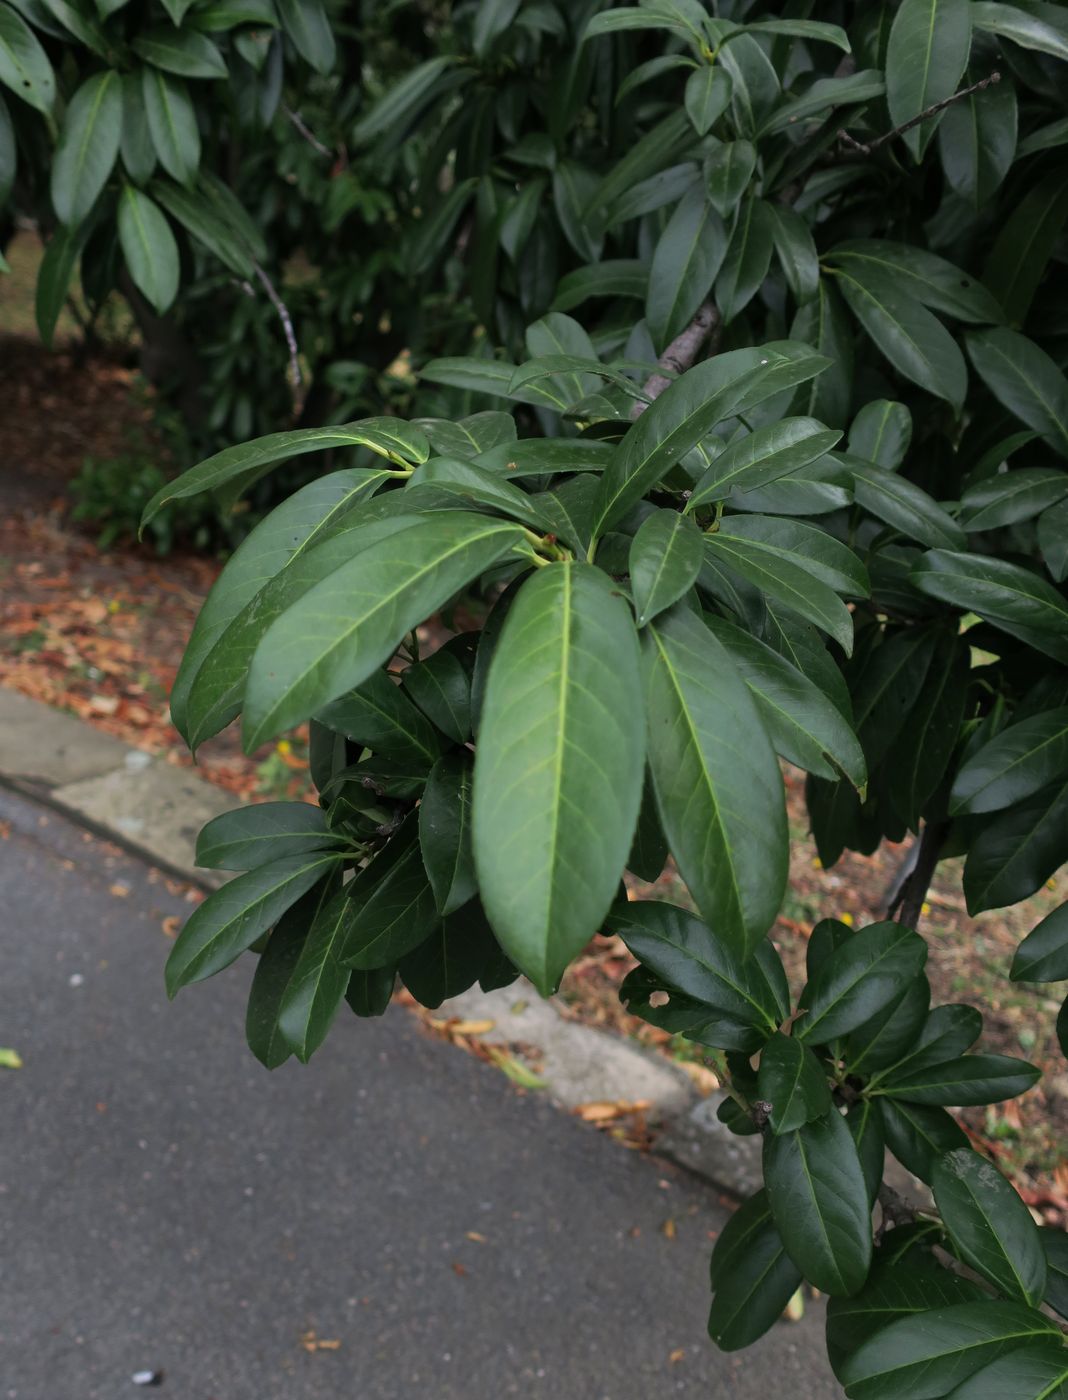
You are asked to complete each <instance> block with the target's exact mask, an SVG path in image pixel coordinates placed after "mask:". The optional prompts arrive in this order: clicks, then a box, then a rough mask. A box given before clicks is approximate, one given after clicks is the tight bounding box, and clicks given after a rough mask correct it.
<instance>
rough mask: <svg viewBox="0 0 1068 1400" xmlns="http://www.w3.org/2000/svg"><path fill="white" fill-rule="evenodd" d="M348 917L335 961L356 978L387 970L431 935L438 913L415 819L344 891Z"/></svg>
mask: <svg viewBox="0 0 1068 1400" xmlns="http://www.w3.org/2000/svg"><path fill="white" fill-rule="evenodd" d="M345 893H346V895H347V896H348V898H349V899H350V901H351V902H352V906H353V910H354V912H353V915H352V917H351V918H350V919H349V920H348V921H347V923H346V928H347V936H346V939H345V941H344V943H343V945H342V946H341V948H340V950H339V951H338V954H337V957H338V961H339V962H341V963H342V964H344V966H346V967H351V968H355V969H356V970H357V971H359V972H372V971H374V970H375V969H377V968H386V967H392V966H393V965H394V964H395V963H396V961H397V959H398V958H402V957H404V955H405V954H406V953H410V952H411V951H412V949H413V948H418V946H419V944H420V943H422V942H423V940H424V939H425V938H428V937H429V936H430V934H431V933H432V932H433V931H434V929H435V927H436V926H437V922H438V912H437V908H436V907H435V904H434V892H433V890H432V888H431V885H430V880H429V879H428V877H427V873H426V870H425V868H424V866H423V859H422V856H421V854H420V850H419V841H418V838H417V835H416V827H415V820H414V817H409V818H408V819H407V821H406V822H405V824H404V826H402V827H401V829H400V831H398V832H397V833H396V834H395V835H394V836H392V837H391V838H390V840H389V842H388V844H387V845H386V847H385V849H384V850H382V851H380V852H379V853H378V855H376V856H375V858H374V860H372V861H371V863H370V864H369V865H366V866H364V868H363V869H362V870H360V871H359V872H358V873H357V874H356V876H355V878H354V879H353V880H351V881H350V882H349V883H348V884H347V885H346V886H345Z"/></svg>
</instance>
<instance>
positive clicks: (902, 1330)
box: [839, 1299, 1060, 1400]
mask: <svg viewBox="0 0 1068 1400" xmlns="http://www.w3.org/2000/svg"><path fill="white" fill-rule="evenodd" d="M1059 1335H1060V1334H1059V1333H1058V1332H1057V1329H1056V1325H1055V1324H1054V1323H1053V1322H1051V1321H1050V1320H1049V1319H1048V1318H1045V1317H1043V1316H1042V1314H1041V1313H1039V1312H1035V1311H1034V1309H1032V1308H1027V1307H1024V1306H1023V1304H1021V1303H1003V1302H999V1301H996V1300H995V1299H987V1300H985V1301H983V1302H975V1303H955V1304H952V1305H951V1306H949V1307H941V1308H936V1309H934V1310H930V1311H924V1312H921V1313H917V1314H916V1315H915V1316H914V1317H904V1318H899V1319H898V1320H897V1321H896V1322H891V1323H890V1325H889V1326H888V1327H884V1328H881V1329H880V1330H879V1331H878V1332H876V1333H875V1335H874V1336H873V1337H871V1338H870V1339H869V1340H868V1341H865V1342H863V1343H862V1344H861V1345H860V1347H858V1349H857V1350H856V1351H855V1352H853V1354H852V1355H851V1356H849V1357H847V1358H846V1360H845V1361H843V1363H842V1365H841V1368H840V1370H839V1375H840V1377H841V1379H842V1381H843V1382H844V1384H845V1387H846V1393H847V1394H848V1395H849V1396H850V1397H851V1400H937V1397H938V1396H943V1395H947V1394H949V1393H950V1392H951V1391H952V1389H953V1387H954V1386H956V1385H959V1384H960V1383H961V1382H962V1381H965V1380H967V1378H968V1377H969V1376H970V1375H972V1374H973V1373H974V1372H976V1371H978V1370H979V1369H980V1368H981V1367H983V1366H987V1365H989V1364H990V1363H991V1362H992V1361H996V1360H997V1359H998V1357H1000V1356H1003V1355H1005V1353H1006V1352H1010V1351H1015V1350H1017V1349H1018V1348H1019V1347H1021V1346H1023V1345H1024V1344H1025V1343H1028V1342H1031V1341H1046V1340H1056V1339H1057V1337H1059Z"/></svg>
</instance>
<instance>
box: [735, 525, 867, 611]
mask: <svg viewBox="0 0 1068 1400" xmlns="http://www.w3.org/2000/svg"><path fill="white" fill-rule="evenodd" d="M719 534H720V536H722V537H729V538H730V539H732V540H746V541H747V542H748V543H750V544H752V545H757V546H760V547H762V548H764V549H766V550H768V551H772V552H775V553H777V554H781V555H784V556H789V557H790V558H791V559H792V560H793V561H794V562H796V563H797V564H798V565H799V566H800V567H801V568H803V569H807V570H808V572H809V573H810V574H812V575H813V577H814V578H818V579H819V580H820V581H821V582H822V583H825V584H826V585H827V587H828V588H833V589H834V590H835V592H837V593H842V594H845V595H846V596H847V597H849V598H866V597H867V596H868V593H869V591H870V587H869V583H868V571H867V569H865V567H864V565H863V564H862V563H861V561H860V560H859V559H858V558H857V556H856V554H854V552H853V551H852V550H851V549H850V548H849V546H848V545H844V544H842V543H841V542H840V541H839V540H836V539H835V538H834V536H833V535H830V534H828V533H827V531H826V530H822V529H820V527H819V526H818V525H808V524H806V523H805V522H804V521H801V520H779V519H777V518H774V517H770V516H761V515H730V516H727V517H726V519H724V520H723V521H722V522H721V523H720V528H719Z"/></svg>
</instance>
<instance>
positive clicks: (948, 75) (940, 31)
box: [886, 0, 972, 161]
mask: <svg viewBox="0 0 1068 1400" xmlns="http://www.w3.org/2000/svg"><path fill="white" fill-rule="evenodd" d="M971 9H972V7H971V5H970V4H969V3H968V0H902V3H901V5H900V6H899V7H898V11H897V14H896V16H895V18H894V23H893V26H892V27H891V30H890V43H889V47H888V49H887V54H886V100H887V103H888V104H889V107H890V116H891V118H892V119H893V122H894V125H895V126H901V125H903V124H904V123H905V122H910V121H912V119H913V118H914V117H918V116H919V115H920V113H921V112H924V111H926V110H927V108H928V107H932V106H934V104H935V103H937V102H942V101H943V100H944V99H945V98H947V97H950V96H952V94H953V93H954V92H955V91H956V88H957V84H958V83H959V82H960V78H961V74H962V73H963V72H964V70H965V68H966V67H967V64H968V54H969V51H970V49H971V38H972V20H971ZM937 124H938V118H937V116H935V117H930V118H928V119H927V120H926V121H924V122H922V123H921V124H920V125H919V126H918V127H913V128H912V130H911V131H908V132H906V133H905V134H904V136H903V137H902V140H903V141H904V142H905V144H906V145H907V146H908V148H909V150H910V151H911V152H912V155H913V158H914V159H915V160H917V161H918V160H920V159H921V157H922V156H923V153H924V151H925V150H926V148H927V145H928V143H929V142H930V140H931V137H932V136H933V135H934V133H935V128H936V126H937Z"/></svg>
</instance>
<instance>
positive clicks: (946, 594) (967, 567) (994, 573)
mask: <svg viewBox="0 0 1068 1400" xmlns="http://www.w3.org/2000/svg"><path fill="white" fill-rule="evenodd" d="M909 581H910V583H912V584H913V585H914V586H915V587H916V588H918V589H919V590H920V592H921V593H926V594H927V595H928V597H931V598H937V599H939V600H940V601H941V602H943V603H950V604H952V605H953V606H955V607H962V608H964V609H965V610H966V611H968V612H974V613H978V615H979V616H980V617H981V618H983V619H984V621H986V622H989V623H991V624H992V625H993V626H994V627H998V628H1000V629H1001V630H1002V631H1003V632H1008V633H1009V634H1010V635H1011V636H1013V637H1019V638H1021V640H1023V641H1025V642H1027V643H1028V644H1029V645H1030V646H1032V647H1035V648H1036V649H1037V650H1038V651H1041V652H1043V653H1044V654H1045V655H1047V656H1052V657H1054V658H1055V659H1056V660H1058V661H1068V604H1066V603H1065V601H1064V599H1063V598H1062V597H1061V595H1060V594H1059V593H1058V592H1057V590H1056V589H1055V588H1054V587H1053V586H1052V585H1051V584H1049V583H1047V582H1046V580H1045V579H1044V578H1041V577H1040V576H1039V575H1038V574H1033V573H1031V572H1030V570H1029V569H1025V568H1023V567H1022V566H1021V565H1019V564H1013V563H1010V562H1009V561H1008V560H1005V559H998V558H994V557H991V556H988V555H979V554H960V553H956V552H953V551H950V550H944V549H932V550H928V552H927V553H926V554H924V555H923V557H922V558H921V559H920V560H919V562H918V563H917V564H916V565H915V566H914V567H913V569H912V571H911V573H910V574H909Z"/></svg>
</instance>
